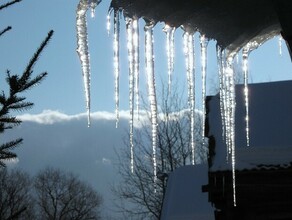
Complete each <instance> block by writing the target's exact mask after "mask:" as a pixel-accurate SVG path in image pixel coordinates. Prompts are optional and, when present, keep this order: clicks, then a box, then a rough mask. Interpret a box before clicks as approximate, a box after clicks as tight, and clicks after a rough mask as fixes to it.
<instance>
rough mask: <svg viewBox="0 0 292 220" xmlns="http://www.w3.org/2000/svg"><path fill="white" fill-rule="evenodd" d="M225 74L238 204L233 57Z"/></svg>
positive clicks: (229, 143)
mask: <svg viewBox="0 0 292 220" xmlns="http://www.w3.org/2000/svg"><path fill="white" fill-rule="evenodd" d="M225 71H226V72H225V74H226V77H227V83H228V87H227V93H228V100H227V103H228V106H227V109H228V110H227V111H228V112H227V114H228V115H229V118H228V119H227V120H228V126H229V127H228V129H227V130H226V131H227V136H228V139H227V141H228V143H227V144H228V145H229V151H230V154H231V166H232V186H233V205H234V206H236V181H235V107H236V102H235V76H234V70H233V57H228V58H227V59H226V69H225Z"/></svg>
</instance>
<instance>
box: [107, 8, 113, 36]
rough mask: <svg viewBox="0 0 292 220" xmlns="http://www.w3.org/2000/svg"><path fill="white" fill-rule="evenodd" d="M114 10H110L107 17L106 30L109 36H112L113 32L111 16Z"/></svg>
mask: <svg viewBox="0 0 292 220" xmlns="http://www.w3.org/2000/svg"><path fill="white" fill-rule="evenodd" d="M113 10H114V9H113V8H109V10H108V13H107V16H106V30H107V34H108V35H109V34H110V31H111V14H112V12H113Z"/></svg>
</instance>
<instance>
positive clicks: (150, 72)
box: [144, 22, 157, 191]
mask: <svg viewBox="0 0 292 220" xmlns="http://www.w3.org/2000/svg"><path fill="white" fill-rule="evenodd" d="M153 27H154V23H152V22H147V23H146V25H145V27H144V30H145V58H146V74H147V84H148V98H149V103H150V112H151V127H152V151H153V153H152V154H153V155H152V160H153V175H154V191H156V180H157V164H156V145H157V102H156V88H155V75H154V55H153Z"/></svg>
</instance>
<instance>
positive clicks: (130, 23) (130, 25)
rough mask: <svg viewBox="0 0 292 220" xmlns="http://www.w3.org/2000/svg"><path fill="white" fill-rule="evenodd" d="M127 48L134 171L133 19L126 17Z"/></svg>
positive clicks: (132, 168) (132, 164)
mask: <svg viewBox="0 0 292 220" xmlns="http://www.w3.org/2000/svg"><path fill="white" fill-rule="evenodd" d="M126 30H127V48H128V62H129V107H130V148H131V172H132V173H133V172H134V143H133V130H134V54H133V53H134V43H133V41H134V39H133V37H134V36H133V35H134V28H133V20H132V19H131V18H126Z"/></svg>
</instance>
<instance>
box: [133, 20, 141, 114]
mask: <svg viewBox="0 0 292 220" xmlns="http://www.w3.org/2000/svg"><path fill="white" fill-rule="evenodd" d="M133 53H134V81H135V82H134V83H135V96H136V106H137V115H138V116H139V105H140V104H139V75H140V73H139V68H140V67H139V63H140V58H139V57H140V56H139V53H140V52H139V22H138V19H137V18H133Z"/></svg>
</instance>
